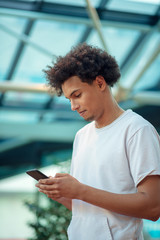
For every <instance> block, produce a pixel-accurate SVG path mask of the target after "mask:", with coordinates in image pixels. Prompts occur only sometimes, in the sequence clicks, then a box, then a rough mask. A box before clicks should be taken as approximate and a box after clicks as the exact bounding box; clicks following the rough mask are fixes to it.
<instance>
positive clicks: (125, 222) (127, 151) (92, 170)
mask: <svg viewBox="0 0 160 240" xmlns="http://www.w3.org/2000/svg"><path fill="white" fill-rule="evenodd" d="M71 175H72V176H73V177H75V178H76V179H77V180H78V181H80V182H81V183H84V184H86V185H89V186H92V187H94V188H98V189H102V190H106V191H109V192H112V193H120V194H127V193H135V192H137V188H136V187H137V185H138V183H139V182H140V181H142V180H143V179H144V178H145V177H146V176H148V175H160V138H159V136H158V133H157V132H156V130H155V128H154V127H153V126H152V125H151V124H150V123H149V122H147V121H146V120H145V119H143V118H142V117H141V116H139V115H138V114H136V113H134V112H132V110H127V111H125V112H124V113H123V114H122V115H121V116H120V117H119V118H117V119H116V120H115V121H114V122H112V123H111V124H110V125H107V126H106V127H103V128H100V129H98V128H96V127H95V122H91V123H89V124H87V125H86V126H85V127H83V128H82V129H81V130H79V131H78V133H77V134H76V137H75V141H74V146H73V157H72V164H71ZM97 198H98V196H97ZM72 214H73V215H72V220H71V223H70V226H69V228H68V236H69V240H111V239H113V240H142V239H143V234H142V228H143V224H142V220H141V219H138V218H134V217H129V216H125V215H121V214H117V213H114V212H111V211H108V210H105V209H103V208H100V207H96V206H94V205H92V204H89V203H86V202H84V201H81V200H76V199H74V200H73V201H72Z"/></svg>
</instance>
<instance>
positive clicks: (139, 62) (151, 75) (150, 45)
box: [121, 32, 160, 89]
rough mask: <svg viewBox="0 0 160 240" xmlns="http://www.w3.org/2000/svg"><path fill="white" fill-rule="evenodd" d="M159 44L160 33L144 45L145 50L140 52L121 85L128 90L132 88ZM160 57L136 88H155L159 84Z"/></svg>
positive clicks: (142, 49)
mask: <svg viewBox="0 0 160 240" xmlns="http://www.w3.org/2000/svg"><path fill="white" fill-rule="evenodd" d="M158 44H159V33H157V32H155V33H153V35H152V36H151V37H150V39H148V42H147V43H146V44H144V46H143V48H141V51H140V52H139V55H138V56H137V58H136V60H135V61H134V62H133V63H132V65H131V66H130V68H128V71H127V72H126V73H125V75H123V76H122V78H121V83H122V85H123V86H125V87H126V88H128V87H130V85H131V84H132V82H133V81H134V79H135V78H136V76H138V74H139V72H140V71H141V70H142V69H143V67H144V65H145V64H146V62H147V60H148V59H149V57H150V56H151V55H152V54H153V51H154V50H155V46H157V45H158ZM159 59H160V58H159V57H158V58H157V59H156V60H155V61H154V63H153V64H152V65H151V66H150V67H149V68H148V70H147V71H146V72H145V74H144V75H143V76H142V77H141V79H140V80H139V81H138V83H137V84H136V86H135V88H136V89H138V88H142V86H143V88H147V87H151V86H154V84H156V83H157V79H158V76H159V71H158V69H159V66H160V61H159ZM141 81H142V82H141Z"/></svg>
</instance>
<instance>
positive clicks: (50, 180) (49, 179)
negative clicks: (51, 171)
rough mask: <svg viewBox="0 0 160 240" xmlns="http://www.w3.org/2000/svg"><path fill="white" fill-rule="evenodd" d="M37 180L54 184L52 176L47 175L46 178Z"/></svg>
mask: <svg viewBox="0 0 160 240" xmlns="http://www.w3.org/2000/svg"><path fill="white" fill-rule="evenodd" d="M38 182H39V183H41V184H54V182H56V179H55V178H54V177H49V178H47V179H40V180H39V181H38Z"/></svg>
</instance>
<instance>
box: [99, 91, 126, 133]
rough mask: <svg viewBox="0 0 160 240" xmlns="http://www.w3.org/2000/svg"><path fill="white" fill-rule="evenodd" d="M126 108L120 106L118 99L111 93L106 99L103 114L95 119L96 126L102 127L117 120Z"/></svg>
mask: <svg viewBox="0 0 160 240" xmlns="http://www.w3.org/2000/svg"><path fill="white" fill-rule="evenodd" d="M123 112H124V110H123V109H122V108H120V107H119V105H118V104H117V102H116V100H115V99H114V98H113V96H112V95H110V98H108V97H107V99H106V101H104V106H103V111H102V113H101V116H99V118H98V119H97V120H95V126H96V128H102V127H105V126H107V125H109V124H111V123H112V122H113V121H115V120H116V119H117V118H118V117H119V116H120V115H121V114H123Z"/></svg>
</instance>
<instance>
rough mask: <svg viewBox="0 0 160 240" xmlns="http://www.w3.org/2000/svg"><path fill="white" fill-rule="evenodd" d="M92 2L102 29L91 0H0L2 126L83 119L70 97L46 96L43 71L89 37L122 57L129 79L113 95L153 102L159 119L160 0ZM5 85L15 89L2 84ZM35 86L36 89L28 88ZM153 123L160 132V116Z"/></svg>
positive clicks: (128, 102)
mask: <svg viewBox="0 0 160 240" xmlns="http://www.w3.org/2000/svg"><path fill="white" fill-rule="evenodd" d="M90 4H91V7H92V9H93V8H96V9H94V10H96V12H97V16H98V20H97V19H96V20H97V22H98V23H99V29H97V28H96V27H95V24H94V20H95V19H94V18H95V15H94V16H92V14H91V9H90V8H87V0H76V1H75V0H45V1H43V0H41V1H38V0H37V1H32V0H28V1H24V0H17V1H12V0H0V58H1V64H0V123H1V128H2V127H3V123H6V122H8V123H9V122H13V121H14V122H17V123H19V124H20V123H23V122H28V123H29V122H35V123H38V122H40V121H42V122H50V123H51V122H54V121H59V120H61V119H65V120H66V119H67V121H68V120H69V119H70V120H73V119H75V120H78V121H80V120H81V121H82V119H80V118H79V117H78V116H77V115H76V113H71V112H70V106H69V103H68V101H67V100H65V99H64V98H63V97H62V98H60V99H59V98H57V97H56V96H54V97H53V96H52V95H51V94H48V93H47V91H46V90H45V84H46V80H45V78H44V74H43V72H42V70H43V69H45V68H46V66H47V65H48V64H51V62H52V61H53V60H54V59H55V57H56V56H59V55H64V54H66V53H67V52H68V51H69V50H70V49H71V47H72V46H75V45H77V44H79V43H82V42H87V43H89V44H93V45H95V46H98V47H101V48H103V49H107V51H108V52H109V53H110V54H111V55H113V56H115V58H116V59H117V61H118V63H119V65H120V68H121V73H122V77H121V79H120V81H119V84H118V85H117V86H115V87H114V88H113V93H114V95H115V97H116V99H117V101H118V102H119V104H120V105H122V107H123V108H133V109H135V110H136V109H142V108H143V107H147V110H145V112H146V111H147V114H148V115H147V116H150V119H149V120H151V121H152V115H153V118H155V116H156V117H157V116H160V71H159V66H160V54H159V52H160V32H159V24H160V0H121V1H119V0H90ZM102 40H103V41H102ZM104 43H105V44H104ZM6 83H10V86H8V85H5V86H4V85H3V86H2V84H6ZM25 84H26V85H25ZM35 84H37V85H35ZM38 84H40V85H38ZM43 84H44V90H43V89H42V91H41V92H39V89H38V88H39V86H41V87H42V86H43ZM33 85H34V86H37V87H35V88H36V90H34V91H30V90H26V89H25V88H27V86H30V87H31V88H32V87H33ZM9 87H11V88H10V89H9ZM18 88H20V90H18ZM42 88H43V87H42ZM4 89H5V90H4ZM153 91H154V92H153ZM155 92H156V94H155ZM137 94H138V95H137ZM145 94H147V95H145ZM144 96H145V97H144ZM148 106H150V108H148ZM151 108H152V109H153V108H154V109H155V110H154V111H156V112H154V111H152V109H151ZM140 113H141V112H140ZM142 115H143V114H142ZM152 123H155V127H156V128H157V130H158V131H159V129H160V117H159V118H158V119H156V120H155V119H153V122H152ZM7 136H8V135H7ZM3 138H5V135H3V136H1V135H0V139H2V140H3Z"/></svg>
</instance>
